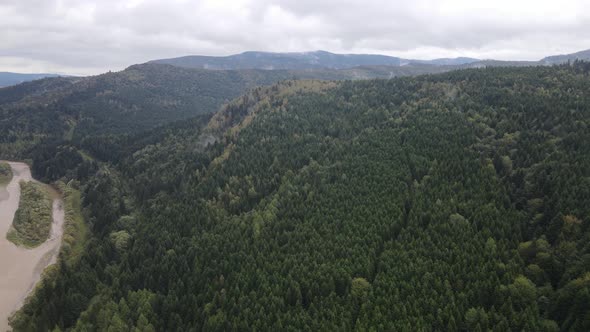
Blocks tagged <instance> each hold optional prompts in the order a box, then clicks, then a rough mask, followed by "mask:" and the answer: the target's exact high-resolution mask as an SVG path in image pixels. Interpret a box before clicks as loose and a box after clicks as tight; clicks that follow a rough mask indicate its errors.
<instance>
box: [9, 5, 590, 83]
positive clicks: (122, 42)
mask: <svg viewBox="0 0 590 332" xmlns="http://www.w3.org/2000/svg"><path fill="white" fill-rule="evenodd" d="M589 8H590V0H551V1H546V0H488V1H479V0H404V1H400V0H282V1H281V0H100V1H91V0H0V71H12V72H23V73H34V72H44V73H48V72H49V73H60V74H71V75H92V74H99V73H103V72H106V71H109V70H112V71H116V70H122V69H124V68H126V67H128V66H130V65H132V64H136V63H143V62H146V61H149V60H153V59H160V58H170V57H177V56H184V55H191V54H199V55H229V54H235V53H241V52H244V51H270V52H304V51H314V50H326V51H330V52H335V53H376V54H385V55H392V56H398V57H402V58H410V59H432V58H439V57H457V56H467V57H474V58H480V59H498V60H539V59H541V58H543V57H545V56H548V55H554V54H565V53H572V52H576V51H580V50H584V49H589V48H590V10H589Z"/></svg>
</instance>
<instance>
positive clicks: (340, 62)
mask: <svg viewBox="0 0 590 332" xmlns="http://www.w3.org/2000/svg"><path fill="white" fill-rule="evenodd" d="M576 59H578V60H590V49H589V50H584V51H580V52H576V53H572V54H565V55H554V56H548V57H545V58H543V59H540V60H537V61H502V60H494V59H485V60H481V59H476V58H469V57H457V58H439V59H433V60H416V59H403V58H399V57H394V56H388V55H379V54H336V53H330V52H326V51H314V52H299V53H272V52H252V51H249V52H243V53H240V54H234V55H228V56H204V55H188V56H182V57H177V58H169V59H158V60H152V61H150V63H158V64H169V65H173V66H177V67H184V68H198V69H210V70H239V69H263V70H278V69H281V70H317V69H352V68H357V67H375V66H380V67H383V66H388V67H403V66H407V65H413V66H414V67H419V66H422V65H424V66H431V68H433V67H434V66H448V67H451V68H452V69H461V68H479V67H501V66H508V67H521V66H540V65H553V64H562V63H566V62H568V61H574V60H576Z"/></svg>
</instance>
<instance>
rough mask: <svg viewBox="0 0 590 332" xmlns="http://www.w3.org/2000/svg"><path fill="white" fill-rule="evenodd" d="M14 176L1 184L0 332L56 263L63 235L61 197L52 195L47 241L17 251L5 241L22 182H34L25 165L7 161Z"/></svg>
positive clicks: (5, 328)
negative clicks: (44, 271) (49, 230)
mask: <svg viewBox="0 0 590 332" xmlns="http://www.w3.org/2000/svg"><path fill="white" fill-rule="evenodd" d="M8 163H9V164H10V166H11V167H12V171H13V173H14V176H13V178H12V180H11V181H10V183H9V184H8V185H0V267H2V268H1V269H0V331H2V332H3V331H7V330H9V326H8V317H10V315H12V313H14V312H15V311H16V310H18V309H19V308H20V307H21V306H22V305H23V303H24V300H25V299H26V297H27V296H28V295H29V294H30V292H31V291H32V290H33V289H34V288H35V285H36V283H37V282H38V281H39V280H40V278H41V274H42V272H43V270H45V268H46V267H47V266H49V265H51V264H53V263H55V262H56V261H57V256H58V253H59V247H60V245H61V238H62V235H63V223H64V211H63V202H62V199H61V197H60V196H59V194H58V193H57V192H55V190H53V189H51V190H52V193H53V197H54V198H53V212H52V215H53V223H52V225H51V234H50V237H49V239H48V240H47V241H45V242H44V243H43V244H42V245H40V246H39V247H37V248H34V249H25V248H20V247H17V246H16V245H14V244H13V243H12V242H10V241H8V240H7V239H6V233H7V232H8V230H9V229H10V225H11V224H12V219H13V218H14V213H15V212H16V209H17V208H18V202H19V200H20V186H19V182H20V181H21V180H22V181H36V180H34V179H33V178H32V176H31V171H30V169H29V167H28V166H27V165H26V164H24V163H18V162H8Z"/></svg>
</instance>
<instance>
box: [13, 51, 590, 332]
mask: <svg viewBox="0 0 590 332" xmlns="http://www.w3.org/2000/svg"><path fill="white" fill-rule="evenodd" d="M589 73H590V64H588V63H580V62H576V63H574V64H572V65H564V66H557V67H536V68H489V69H470V70H462V71H455V72H449V73H445V74H439V75H427V76H419V77H414V78H396V79H391V80H369V81H355V82H353V81H344V82H325V81H286V82H282V83H280V84H277V85H273V86H270V87H261V88H256V89H253V90H251V91H249V92H248V93H246V94H245V95H243V96H242V97H239V98H237V99H235V100H234V101H233V102H231V103H229V104H227V105H226V106H224V107H223V108H222V109H221V110H220V111H219V112H217V113H215V114H214V115H212V116H211V115H202V116H198V117H196V118H193V119H191V120H190V121H180V122H176V123H172V124H168V125H166V126H163V127H159V128H157V129H155V130H153V131H144V132H141V133H137V134H134V135H129V136H126V137H125V139H124V140H123V139H118V140H113V141H112V142H110V148H109V149H106V150H100V149H99V148H96V146H98V145H97V144H96V145H95V148H93V149H91V148H88V149H87V151H92V152H91V154H92V157H93V158H95V161H94V164H93V167H94V168H88V167H87V165H86V166H84V165H85V164H84V163H83V161H82V160H79V161H73V162H72V164H71V165H68V167H67V168H68V169H70V171H69V172H67V173H55V174H53V173H52V172H53V171H52V169H55V168H56V166H55V165H58V164H56V163H46V164H44V162H46V161H45V160H46V159H47V160H52V158H53V157H54V156H55V154H56V153H55V151H53V152H51V151H50V147H48V146H37V147H36V148H37V149H40V150H37V152H36V153H35V156H36V159H35V160H34V164H33V169H34V171H36V172H37V173H39V174H45V175H46V176H48V177H50V178H60V177H61V178H65V179H76V180H78V181H80V182H81V184H80V186H81V188H82V191H83V204H84V206H85V208H84V215H85V219H86V221H87V223H88V224H89V228H90V231H91V237H90V240H89V241H88V242H87V245H86V248H85V251H84V252H83V253H82V254H81V257H80V259H79V260H76V261H74V262H66V260H64V259H62V260H60V265H59V273H58V274H57V276H56V277H54V278H50V279H46V280H45V281H44V282H42V284H41V285H40V287H39V289H38V291H37V293H36V296H34V297H33V298H31V299H30V300H29V301H28V302H27V304H26V305H25V307H24V308H23V310H21V311H20V312H19V313H18V314H17V315H16V316H15V317H14V318H13V320H12V326H13V327H14V328H15V329H16V330H25V331H27V330H48V329H53V328H55V327H59V329H61V330H73V331H102V330H107V329H108V330H112V331H128V330H133V331H165V330H167V331H225V330H244V331H245V330H265V331H283V330H286V331H297V330H306V331H318V330H319V331H351V330H358V331H366V330H368V331H431V330H437V331H464V330H469V331H486V330H492V331H507V330H512V331H560V330H561V331H587V330H590V246H589V243H590V229H589V224H590V204H588V203H589V202H590V146H589V145H588V144H587V142H590V130H589V127H590V76H589ZM113 75H114V74H113ZM72 84H74V83H72ZM181 86H182V85H180V83H179V85H178V89H180V90H182V89H181V88H180V87H181ZM148 91H149V89H148ZM183 91H184V90H183ZM113 93H114V94H115V95H116V94H119V93H120V92H117V91H115V92H113ZM158 105H160V106H161V105H162V104H161V103H160V104H158ZM98 109H102V107H101V108H97V110H98ZM164 109H166V108H164ZM97 112H98V111H97ZM24 125H25V124H23V126H24ZM23 128H26V127H23ZM122 128H123V127H122ZM23 130H24V129H23ZM74 135H75V134H74ZM87 143H88V142H87ZM44 151H49V152H45V154H44V153H43V152H44ZM60 152H61V153H67V151H60ZM86 158H90V157H89V156H86ZM53 160H54V161H55V159H53ZM50 173H51V174H52V175H48V174H50Z"/></svg>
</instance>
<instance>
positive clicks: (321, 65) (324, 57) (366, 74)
mask: <svg viewBox="0 0 590 332" xmlns="http://www.w3.org/2000/svg"><path fill="white" fill-rule="evenodd" d="M576 59H578V60H588V59H590V50H584V51H580V52H576V53H571V54H562V55H553V56H548V57H545V58H543V59H540V60H538V61H502V60H493V59H485V60H482V59H475V58H469V57H457V58H439V59H432V60H416V59H403V58H399V57H394V56H387V55H379V54H336V53H330V52H326V51H321V50H320V51H314V52H284V53H272V52H253V51H248V52H243V53H240V54H234V55H229V56H204V55H188V56H182V57H176V58H169V59H156V60H152V61H149V62H148V63H150V64H167V65H172V66H176V67H183V68H193V69H206V70H245V69H259V70H291V71H299V72H300V71H305V72H307V73H304V74H302V75H303V76H320V77H308V78H323V77H322V76H323V75H324V74H325V70H349V71H348V72H340V73H339V74H338V75H339V76H349V77H342V78H344V79H350V78H352V79H355V78H356V79H367V78H391V77H395V76H407V75H419V74H426V73H439V72H444V71H449V70H453V69H464V68H481V67H503V66H508V67H521V66H538V65H554V64H562V63H566V62H568V61H574V60H576ZM403 67H405V68H403ZM395 68H397V69H395ZM400 68H403V69H400ZM318 70H320V71H324V72H323V73H319V74H318V73H316V74H310V73H309V71H318ZM332 74H333V73H332ZM298 75H299V76H301V73H299V74H296V76H298ZM58 76H63V75H57V74H47V73H40V74H22V73H11V72H0V88H2V87H6V86H11V85H16V84H20V83H23V82H28V81H33V80H37V79H41V78H46V77H58ZM328 76H330V75H328ZM326 79H338V78H333V77H326Z"/></svg>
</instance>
